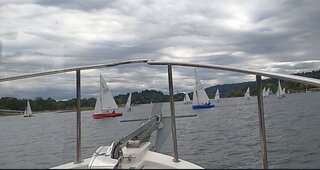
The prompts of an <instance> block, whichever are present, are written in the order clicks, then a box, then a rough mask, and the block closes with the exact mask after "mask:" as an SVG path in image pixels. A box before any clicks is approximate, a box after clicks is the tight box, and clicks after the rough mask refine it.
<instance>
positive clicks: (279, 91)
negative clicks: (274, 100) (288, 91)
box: [277, 80, 284, 97]
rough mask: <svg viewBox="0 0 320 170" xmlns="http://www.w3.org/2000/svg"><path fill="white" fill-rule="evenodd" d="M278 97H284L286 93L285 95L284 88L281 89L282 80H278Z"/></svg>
mask: <svg viewBox="0 0 320 170" xmlns="http://www.w3.org/2000/svg"><path fill="white" fill-rule="evenodd" d="M277 97H284V93H283V90H282V88H281V83H280V80H278V90H277Z"/></svg>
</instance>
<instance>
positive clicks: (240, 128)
mask: <svg viewBox="0 0 320 170" xmlns="http://www.w3.org/2000/svg"><path fill="white" fill-rule="evenodd" d="M319 99H320V93H316V92H313V93H300V94H291V95H287V97H286V98H284V99H278V98H276V97H275V96H270V97H268V98H265V121H266V131H267V148H268V159H269V167H270V168H319V167H320V162H319V161H318V158H319V157H320V133H319V130H320V123H319V121H320V114H319V110H320V106H319V101H320V100H319ZM213 103H214V104H215V105H216V107H215V108H211V109H204V110H192V109H191V105H184V104H182V103H180V102H178V103H176V106H175V107H176V114H177V115H180V114H197V115H198V116H197V117H193V118H181V119H177V134H178V147H179V149H178V150H179V157H180V158H181V159H184V160H188V161H191V162H193V163H195V164H198V165H200V166H202V167H205V168H260V167H261V165H260V143H259V126H258V109H257V105H256V103H257V100H256V98H255V97H251V99H250V100H245V99H244V98H227V99H221V100H220V102H219V103H215V102H213ZM163 107H164V108H163V112H164V114H165V115H169V110H170V109H169V103H165V104H164V105H163ZM123 111H124V115H123V116H122V117H116V118H108V119H93V118H92V117H91V112H89V111H84V112H82V157H83V158H87V157H90V156H91V155H92V154H93V152H94V151H95V150H96V149H97V148H98V147H99V146H100V145H110V144H111V142H112V141H114V140H116V139H118V138H120V137H122V136H123V135H125V134H127V133H129V132H130V131H131V130H132V129H133V128H135V127H137V126H138V125H139V122H127V123H120V120H123V119H131V118H141V117H147V116H148V115H149V113H146V111H149V112H151V105H150V104H146V105H136V106H134V107H133V108H132V111H131V112H126V110H125V109H123ZM75 122H76V113H49V114H48V113H46V114H35V115H34V117H31V118H25V117H23V116H21V115H19V116H6V117H0V128H1V133H0V167H1V168H50V167H53V166H57V165H60V164H63V163H68V162H72V161H74V160H75V158H76V124H75ZM171 148H172V140H171V138H169V139H168V140H167V141H166V143H165V146H164V147H163V149H162V151H161V152H163V153H166V154H169V155H172V153H171Z"/></svg>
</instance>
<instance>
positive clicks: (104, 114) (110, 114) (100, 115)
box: [93, 112, 122, 119]
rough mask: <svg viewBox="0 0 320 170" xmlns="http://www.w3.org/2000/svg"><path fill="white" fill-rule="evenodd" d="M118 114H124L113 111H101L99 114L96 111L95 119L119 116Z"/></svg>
mask: <svg viewBox="0 0 320 170" xmlns="http://www.w3.org/2000/svg"><path fill="white" fill-rule="evenodd" d="M118 116H122V113H121V112H112V113H109V112H106V113H99V114H97V113H94V114H93V118H94V119H102V118H108V117H118Z"/></svg>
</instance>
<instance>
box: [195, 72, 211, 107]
mask: <svg viewBox="0 0 320 170" xmlns="http://www.w3.org/2000/svg"><path fill="white" fill-rule="evenodd" d="M194 75H195V87H194V93H193V104H197V105H200V104H205V103H208V102H209V97H208V95H207V93H206V92H205V90H204V87H203V84H202V82H201V81H200V79H199V78H198V77H197V72H196V70H194Z"/></svg>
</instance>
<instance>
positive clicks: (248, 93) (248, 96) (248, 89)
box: [244, 87, 250, 100]
mask: <svg viewBox="0 0 320 170" xmlns="http://www.w3.org/2000/svg"><path fill="white" fill-rule="evenodd" d="M244 97H245V98H246V99H247V100H249V99H250V87H248V88H247V91H246V93H245V94H244Z"/></svg>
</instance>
